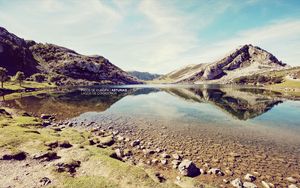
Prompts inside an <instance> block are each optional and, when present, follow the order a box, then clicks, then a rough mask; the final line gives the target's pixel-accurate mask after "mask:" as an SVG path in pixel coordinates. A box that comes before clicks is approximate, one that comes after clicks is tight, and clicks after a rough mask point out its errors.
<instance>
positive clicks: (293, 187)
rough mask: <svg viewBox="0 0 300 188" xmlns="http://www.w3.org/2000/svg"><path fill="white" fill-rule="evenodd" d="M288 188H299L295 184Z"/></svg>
mask: <svg viewBox="0 0 300 188" xmlns="http://www.w3.org/2000/svg"><path fill="white" fill-rule="evenodd" d="M288 188H298V187H297V186H296V185H295V184H291V185H289V187H288Z"/></svg>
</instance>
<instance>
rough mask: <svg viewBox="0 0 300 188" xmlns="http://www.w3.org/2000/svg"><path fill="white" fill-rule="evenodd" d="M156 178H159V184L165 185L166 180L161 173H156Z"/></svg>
mask: <svg viewBox="0 0 300 188" xmlns="http://www.w3.org/2000/svg"><path fill="white" fill-rule="evenodd" d="M155 177H156V178H157V180H158V182H159V183H163V182H165V181H166V178H165V177H164V176H163V175H162V174H160V173H159V172H157V173H155Z"/></svg>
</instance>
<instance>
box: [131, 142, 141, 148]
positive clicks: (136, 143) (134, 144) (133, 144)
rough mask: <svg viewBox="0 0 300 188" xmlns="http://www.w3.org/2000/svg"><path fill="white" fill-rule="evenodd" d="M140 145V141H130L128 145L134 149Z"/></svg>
mask: <svg viewBox="0 0 300 188" xmlns="http://www.w3.org/2000/svg"><path fill="white" fill-rule="evenodd" d="M140 143H141V141H140V140H134V141H132V142H131V143H130V145H131V146H132V147H135V146H138V145H140Z"/></svg>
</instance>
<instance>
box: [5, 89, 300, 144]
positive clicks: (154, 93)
mask: <svg viewBox="0 0 300 188" xmlns="http://www.w3.org/2000/svg"><path fill="white" fill-rule="evenodd" d="M1 104H2V105H6V106H13V107H16V108H18V109H23V110H25V111H27V112H31V113H33V114H36V115H39V114H41V113H55V114H57V117H58V118H59V119H66V118H77V119H81V120H85V121H97V120H98V121H101V119H97V118H99V117H101V116H100V115H103V114H115V115H119V116H130V117H139V118H146V119H147V118H154V119H157V120H162V121H166V122H168V121H169V122H170V121H173V122H178V124H180V122H185V123H186V122H193V123H194V124H199V126H201V125H204V124H205V125H210V126H220V127H221V128H224V129H226V127H227V126H237V127H239V128H241V127H247V128H249V127H250V128H251V129H260V130H264V131H266V134H267V133H268V130H270V129H273V130H277V131H279V133H280V134H281V135H284V136H292V137H293V139H294V140H295V139H296V140H299V141H300V117H299V116H300V101H296V100H290V99H287V98H285V97H284V96H282V94H280V93H276V92H271V91H267V90H263V89H251V88H226V87H225V88H220V87H218V86H168V85H165V86H159V87H157V86H155V87H153V86H119V87H105V88H100V87H98V88H80V89H78V88H77V89H71V90H68V91H63V92H58V93H52V94H41V95H38V96H29V97H22V98H18V99H14V100H4V101H3V100H2V102H1ZM275 136H276V135H275ZM277 136H278V135H277Z"/></svg>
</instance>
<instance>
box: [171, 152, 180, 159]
mask: <svg viewBox="0 0 300 188" xmlns="http://www.w3.org/2000/svg"><path fill="white" fill-rule="evenodd" d="M172 157H173V158H174V159H176V160H180V159H181V156H179V155H178V154H177V153H175V154H173V155H172Z"/></svg>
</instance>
